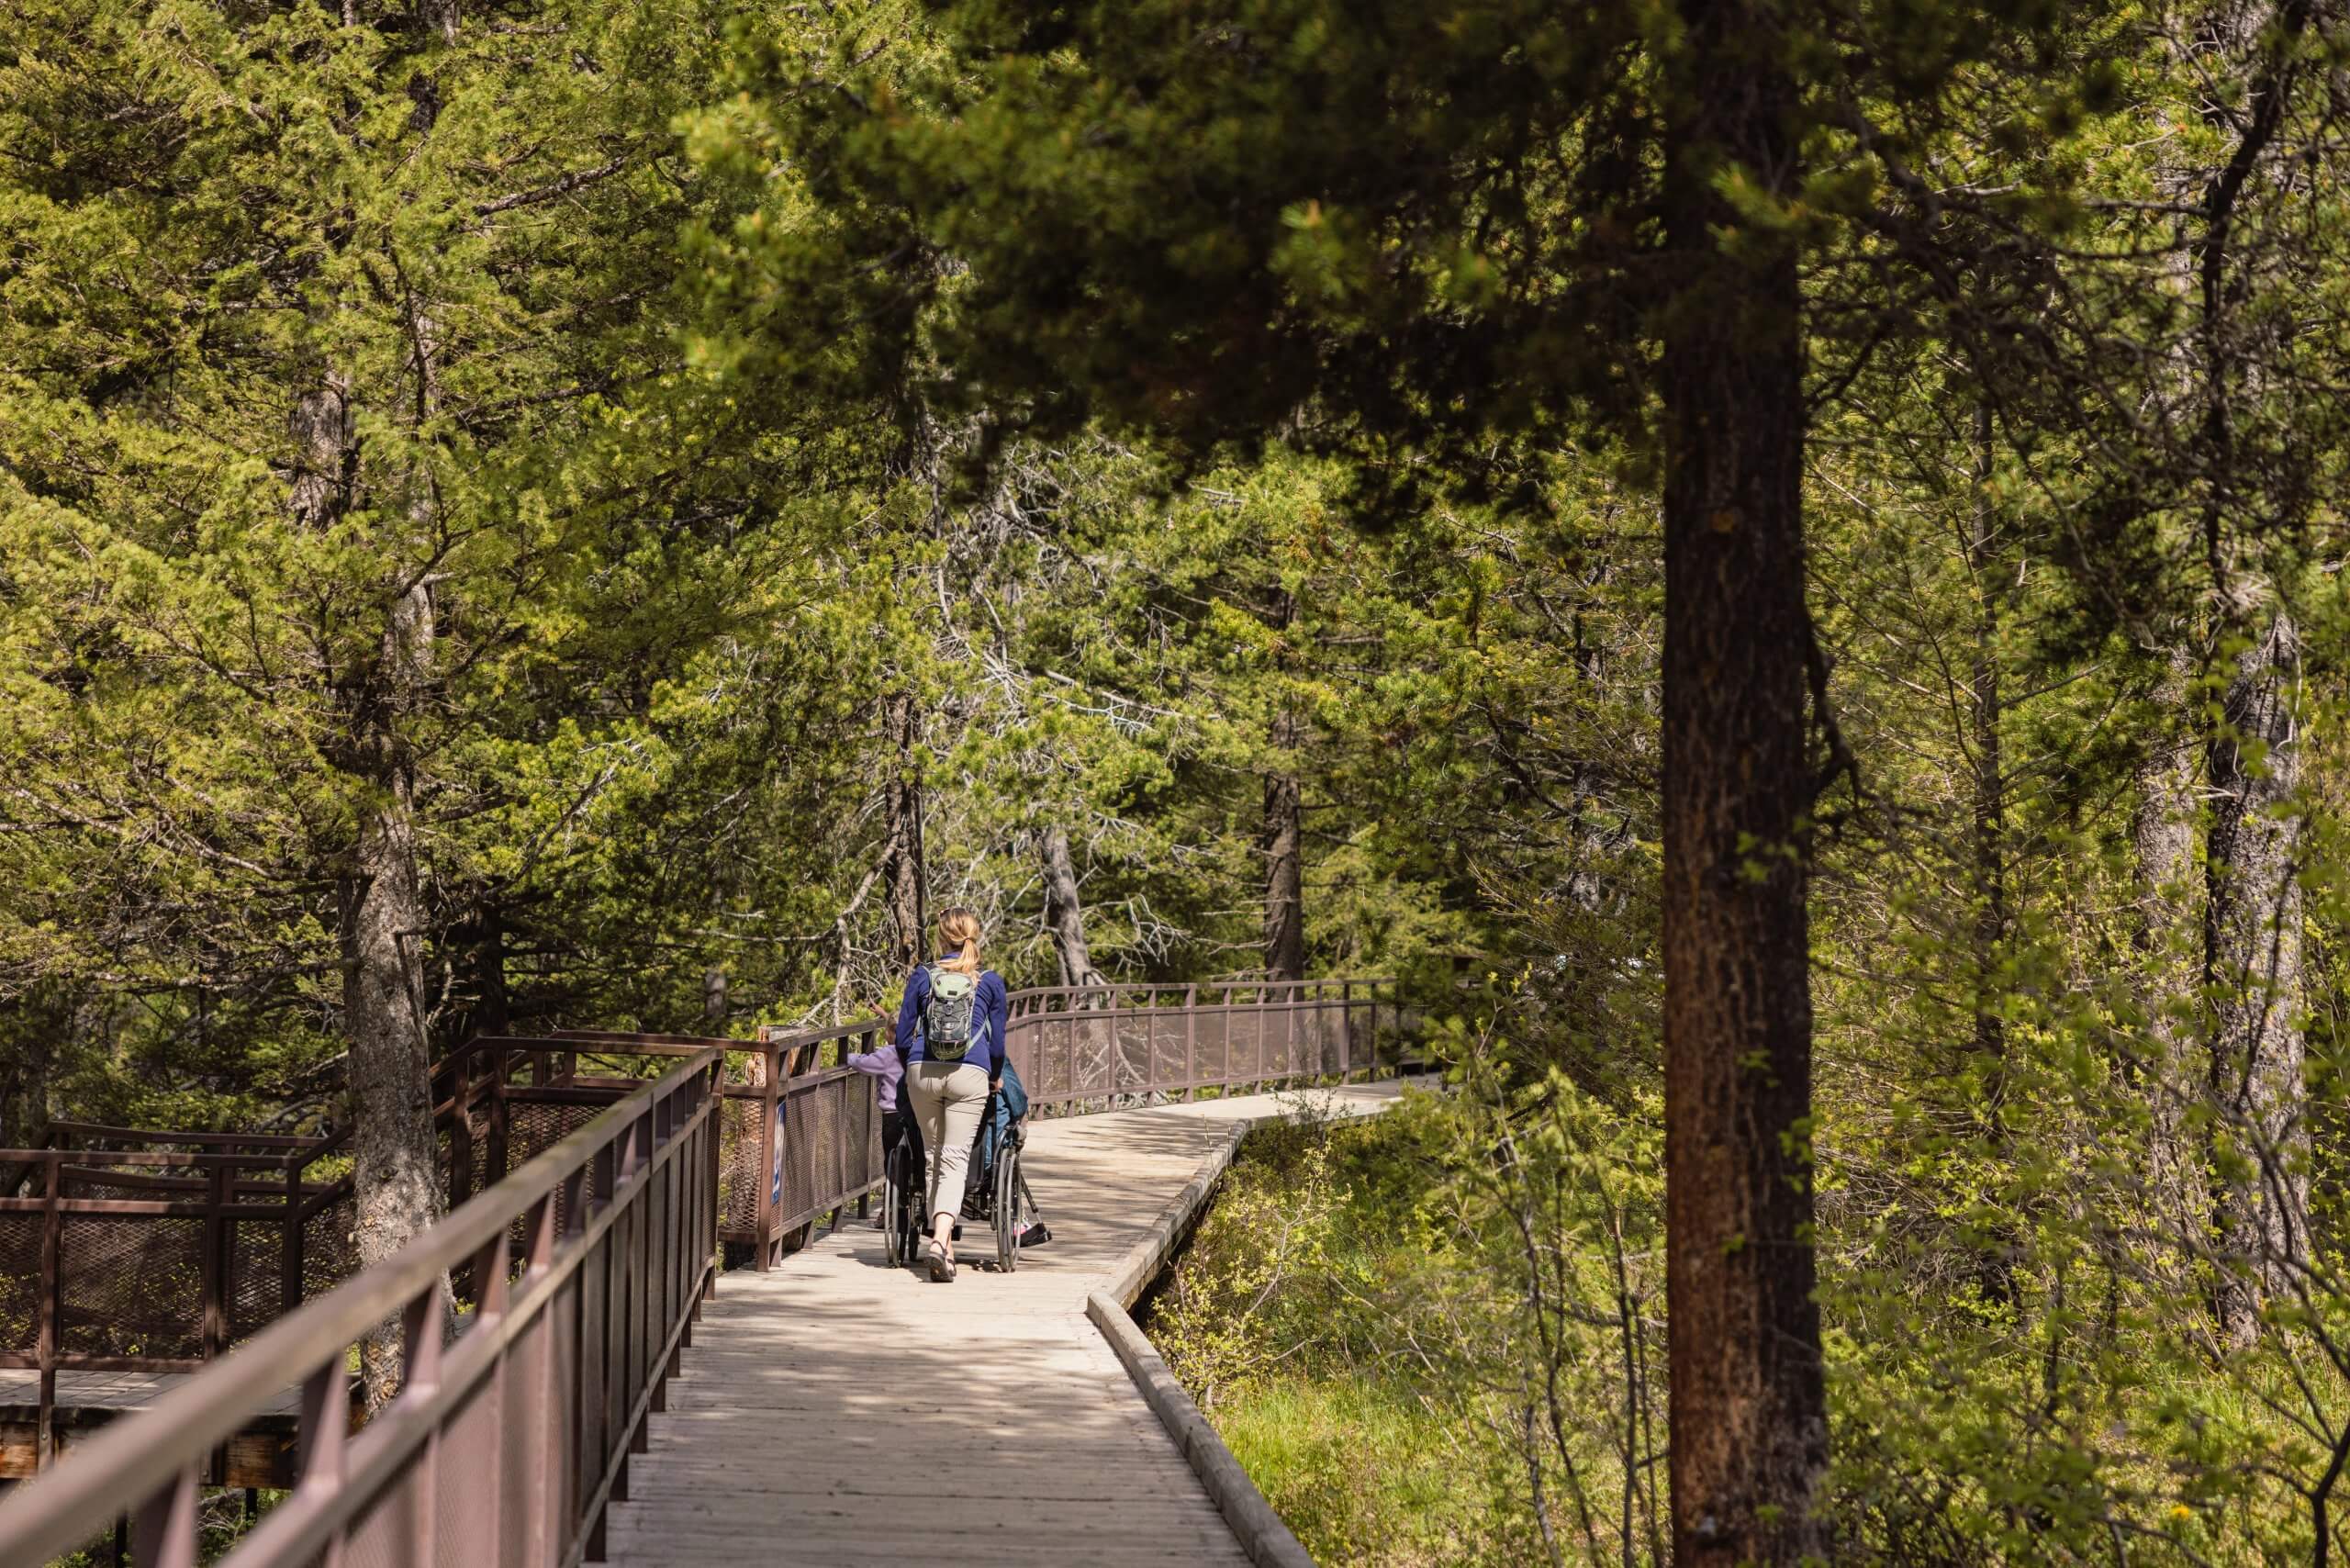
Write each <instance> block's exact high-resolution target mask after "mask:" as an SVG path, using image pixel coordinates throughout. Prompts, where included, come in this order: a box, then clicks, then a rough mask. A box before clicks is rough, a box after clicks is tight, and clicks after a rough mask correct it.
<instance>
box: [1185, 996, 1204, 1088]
mask: <svg viewBox="0 0 2350 1568" xmlns="http://www.w3.org/2000/svg"><path fill="white" fill-rule="evenodd" d="M1199 1008H1200V988H1199V986H1198V985H1196V984H1192V985H1187V986H1185V987H1184V988H1183V1098H1184V1100H1185V1101H1186V1102H1189V1101H1190V1100H1192V1098H1194V1097H1195V1096H1196V1095H1197V1094H1198V1093H1199V1091H1200V1012H1199Z"/></svg>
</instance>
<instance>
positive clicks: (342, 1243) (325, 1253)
mask: <svg viewBox="0 0 2350 1568" xmlns="http://www.w3.org/2000/svg"><path fill="white" fill-rule="evenodd" d="M358 1223H359V1206H358V1204H357V1202H356V1201H355V1200H354V1199H353V1197H352V1195H351V1194H350V1193H344V1194H342V1196H341V1197H340V1198H338V1199H337V1200H336V1201H335V1202H333V1203H330V1204H326V1205H325V1206H324V1207H322V1208H320V1209H319V1212H318V1213H316V1214H314V1215H311V1216H310V1217H309V1218H308V1219H307V1220H305V1221H303V1222H302V1299H303V1300H304V1301H308V1300H309V1299H310V1298H311V1297H312V1296H319V1295H324V1294H326V1293H327V1292H329V1291H330V1290H332V1289H334V1287H335V1286H337V1285H339V1284H341V1283H342V1282H343V1281H345V1280H347V1279H349V1278H351V1276H352V1275H353V1274H355V1273H357V1272H358V1271H359V1248H358V1244H357V1243H356V1242H354V1241H353V1240H352V1238H351V1233H352V1232H353V1230H354V1229H355V1228H357V1226H358Z"/></svg>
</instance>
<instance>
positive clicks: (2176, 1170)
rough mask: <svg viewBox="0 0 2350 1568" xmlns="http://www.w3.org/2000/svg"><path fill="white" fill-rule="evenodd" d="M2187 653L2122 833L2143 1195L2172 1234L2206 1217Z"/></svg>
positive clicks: (2195, 810) (2172, 671) (2170, 679)
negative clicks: (2143, 1139) (2134, 914)
mask: <svg viewBox="0 0 2350 1568" xmlns="http://www.w3.org/2000/svg"><path fill="white" fill-rule="evenodd" d="M2193 679H2194V658H2193V655H2190V654H2189V653H2188V651H2187V650H2186V648H2185V647H2184V646H2183V645H2179V646H2176V647H2175V648H2174V650H2173V652H2172V654H2171V656H2170V662H2169V666H2168V668H2167V669H2166V670H2165V673H2164V676H2163V679H2162V682H2161V684H2160V685H2159V686H2158V687H2157V688H2156V689H2155V692H2154V711H2156V712H2157V713H2160V714H2165V715H2175V716H2177V722H2178V725H2179V727H2178V728H2177V729H2175V730H2173V731H2170V732H2169V733H2166V734H2163V735H2160V736H2158V737H2156V739H2155V741H2154V744H2153V745H2150V746H2149V747H2148V749H2147V752H2146V755H2145V757H2144V760H2143V761H2142V762H2141V763H2140V764H2139V765H2138V776H2137V808H2136V811H2135V812H2134V814H2133V815H2132V819H2131V823H2130V837H2131V845H2132V850H2133V852H2134V855H2135V858H2136V861H2137V881H2138V887H2137V899H2138V935H2137V941H2138V949H2139V961H2140V963H2141V964H2142V965H2143V969H2144V972H2145V977H2146V978H2145V1002H2146V1049H2145V1059H2144V1060H2143V1062H2141V1063H2140V1064H2138V1067H2137V1071H2138V1077H2139V1081H2140V1083H2141V1084H2142V1085H2143V1092H2144V1095H2145V1102H2146V1112H2147V1121H2148V1133H2147V1162H2146V1163H2147V1182H2148V1184H2149V1187H2150V1191H2149V1193H2148V1198H2149V1201H2150V1202H2151V1203H2152V1204H2153V1205H2154V1209H2155V1212H2156V1213H2157V1214H2158V1215H2160V1216H2161V1218H2162V1222H2163V1224H2164V1226H2165V1229H2166V1230H2167V1231H2168V1232H2169V1233H2170V1234H2172V1235H2174V1236H2177V1237H2181V1238H2200V1237H2201V1235H2202V1233H2203V1227H2204V1226H2205V1225H2206V1224H2207V1223H2208V1220H2207V1215H2206V1212H2205V1211H2206V1207H2207V1204H2206V1200H2205V1197H2204V1182H2203V1150H2202V1148H2201V1147H2200V1144H2199V1139H2198V1138H2197V1137H2195V1135H2194V1134H2193V1133H2192V1132H2191V1131H2190V1130H2189V1127H2188V1105H2189V1103H2191V1101H2192V1100H2193V1098H2194V1097H2195V1096H2196V1095H2197V1094H2198V1093H2199V1091H2200V1088H2201V1085H2202V1084H2203V1081H2204V1080H2205V1078H2206V1077H2207V1076H2208V1073H2207V1068H2206V1062H2205V1058H2203V1055H2202V1053H2201V1051H2200V1049H2199V1035H2198V1026H2197V1014H2198V1007H2199V998H2198V995H2197V991H2198V990H2199V981H2200V978H2201V974H2200V971H2201V968H2202V964H2201V952H2200V947H2201V936H2202V933H2201V931H2200V928H2199V926H2198V925H2197V924H2195V907H2194V906H2195V888H2196V881H2197V879H2198V875H2199V869H2200V868H2199V861H2198V857H2197V845H2196V836H2197V825H2198V824H2197V819H2198V817H2199V815H2200V813H2201V806H2200V804H2199V801H2197V800H2196V793H2195V789H2196V748H2195V746H2194V745H2192V744H2190V740H2189V736H2188V732H2187V728H2186V724H2187V720H2186V714H2187V693H2188V687H2189V686H2190V685H2191V684H2192V682H2193Z"/></svg>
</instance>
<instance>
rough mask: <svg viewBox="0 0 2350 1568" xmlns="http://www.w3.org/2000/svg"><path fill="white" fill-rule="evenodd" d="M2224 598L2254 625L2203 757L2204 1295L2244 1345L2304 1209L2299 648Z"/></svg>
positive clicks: (2298, 1246) (2274, 616)
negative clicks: (2208, 1130)
mask: <svg viewBox="0 0 2350 1568" xmlns="http://www.w3.org/2000/svg"><path fill="white" fill-rule="evenodd" d="M2233 608H2234V609H2235V610H2237V614H2236V616H2235V617H2234V619H2235V620H2236V622H2238V624H2243V623H2244V622H2252V624H2253V627H2254V628H2255V629H2254V630H2253V631H2252V633H2251V634H2250V637H2249V642H2248V644H2247V645H2246V646H2245V647H2244V651H2243V652H2242V653H2240V654H2239V655H2237V656H2236V658H2235V660H2234V663H2233V667H2232V668H2231V669H2230V671H2229V677H2228V684H2227V691H2226V696H2225V698H2224V700H2223V701H2222V703H2221V722H2220V725H2219V727H2218V729H2217V731H2216V732H2215V733H2214V734H2213V736H2212V739H2211V744H2210V749H2209V751H2208V753H2207V754H2206V760H2205V767H2206V772H2207V776H2208V778H2209V786H2210V813H2211V816H2210V846H2209V850H2208V853H2207V855H2206V857H2205V867H2206V879H2207V880H2206V884H2205V893H2204V905H2203V933H2204V966H2205V984H2206V987H2207V994H2208V995H2209V997H2210V1031H2211V1054H2210V1086H2211V1097H2212V1105H2213V1108H2214V1109H2215V1110H2216V1111H2217V1112H2218V1113H2219V1117H2218V1122H2217V1125H2216V1126H2215V1128H2214V1136H2215V1137H2216V1138H2217V1139H2218V1141H2219V1144H2220V1148H2218V1149H2217V1150H2215V1156H2216V1157H2215V1159H2213V1161H2212V1172H2213V1179H2212V1192H2211V1210H2212V1212H2211V1230H2212V1235H2213V1238H2214V1241H2215V1243H2216V1245H2217V1246H2218V1248H2219V1249H2220V1254H2221V1263H2222V1271H2221V1278H2220V1282H2219V1286H2218V1290H2217V1294H2216V1300H2215V1302H2214V1306H2215V1311H2216V1316H2217V1318H2218V1327H2219V1328H2220V1331H2221V1335H2222V1336H2223V1337H2224V1338H2228V1339H2231V1340H2233V1341H2235V1342H2237V1343H2247V1342H2249V1341H2250V1340H2251V1339H2252V1338H2254V1336H2255V1334H2256V1332H2257V1331H2258V1327H2259V1308H2260V1303H2261V1301H2262V1299H2263V1298H2264V1297H2266V1296H2267V1295H2271V1294H2277V1293H2278V1292H2281V1291H2284V1290H2286V1289H2288V1286H2289V1282H2290V1280H2291V1276H2292V1274H2293V1271H2294V1266H2295V1264H2296V1263H2297V1262H2298V1261H2299V1260H2300V1259H2301V1258H2302V1256H2303V1253H2304V1250H2305V1247H2306V1238H2305V1236H2304V1235H2303V1226H2304V1225H2305V1224H2306V1220H2307V1215H2308V1214H2309V1198H2310V1193H2309V1170H2310V1159H2309V1154H2310V1150H2309V1126H2308V1122H2307V1119H2306V1116H2305V1114H2304V1108H2305V1095H2304V1085H2303V1071H2304V1060H2303V1058H2304V1055H2305V1047H2304V1042H2303V1039H2302V1035H2301V1021H2300V1011H2301V890H2300V868H2299V866H2298V864H2297V860H2298V855H2297V849H2298V846H2297V843H2296V840H2297V838H2298V836H2299V824H2298V823H2297V822H2296V821H2295V820H2294V819H2293V818H2292V817H2291V815H2290V814H2289V808H2290V802H2291V801H2292V798H2293V795H2294V792H2295V791H2296V790H2297V789H2298V788H2299V787H2300V767H2301V764H2300V745H2298V744H2297V738H2298V737H2297V735H2296V734H2295V696H2296V693H2297V690H2298V689H2299V687H2300V640H2299V636H2298V634H2297V632H2296V629H2295V627H2294V624H2293V619H2292V617H2291V616H2290V615H2289V614H2288V613H2287V612H2286V610H2283V609H2282V608H2281V607H2280V608H2277V609H2275V610H2269V611H2266V613H2265V614H2264V613H2263V610H2261V609H2260V608H2258V607H2256V606H2255V605H2251V604H2246V603H2244V602H2242V601H2241V599H2240V601H2239V603H2238V604H2237V605H2236V606H2234V607H2233ZM2263 622H2265V623H2263Z"/></svg>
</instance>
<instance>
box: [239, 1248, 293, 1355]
mask: <svg viewBox="0 0 2350 1568" xmlns="http://www.w3.org/2000/svg"><path fill="white" fill-rule="evenodd" d="M228 1224H229V1339H230V1340H231V1341H239V1340H244V1339H250V1338H252V1337H253V1336H254V1335H256V1334H258V1333H260V1332H261V1331H262V1330H263V1328H266V1327H269V1325H270V1322H271V1320H272V1319H274V1318H275V1317H276V1316H277V1315H278V1295H279V1294H280V1286H279V1282H280V1281H281V1280H282V1279H283V1278H284V1276H285V1221H284V1220H282V1219H240V1220H230V1221H229V1222H228Z"/></svg>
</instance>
